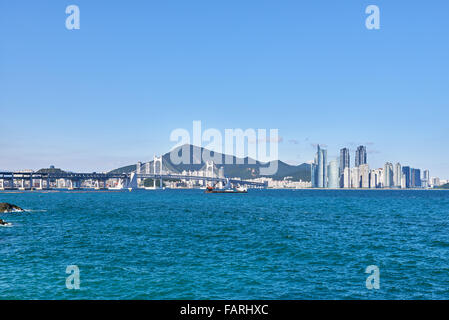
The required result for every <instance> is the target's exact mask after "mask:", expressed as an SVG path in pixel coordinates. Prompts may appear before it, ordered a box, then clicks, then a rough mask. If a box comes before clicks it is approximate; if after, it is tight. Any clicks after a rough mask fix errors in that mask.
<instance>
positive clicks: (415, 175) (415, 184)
mask: <svg viewBox="0 0 449 320" xmlns="http://www.w3.org/2000/svg"><path fill="white" fill-rule="evenodd" d="M410 187H411V188H421V170H420V169H414V168H411V169H410Z"/></svg>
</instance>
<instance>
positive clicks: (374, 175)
mask: <svg viewBox="0 0 449 320" xmlns="http://www.w3.org/2000/svg"><path fill="white" fill-rule="evenodd" d="M382 183H383V169H382V168H380V169H374V170H371V172H370V188H371V189H376V188H382Z"/></svg>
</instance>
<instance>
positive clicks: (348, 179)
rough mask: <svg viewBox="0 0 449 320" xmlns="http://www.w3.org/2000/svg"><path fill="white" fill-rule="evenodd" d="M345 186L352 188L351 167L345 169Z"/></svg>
mask: <svg viewBox="0 0 449 320" xmlns="http://www.w3.org/2000/svg"><path fill="white" fill-rule="evenodd" d="M343 188H346V189H348V188H351V168H349V167H346V168H345V170H344V171H343Z"/></svg>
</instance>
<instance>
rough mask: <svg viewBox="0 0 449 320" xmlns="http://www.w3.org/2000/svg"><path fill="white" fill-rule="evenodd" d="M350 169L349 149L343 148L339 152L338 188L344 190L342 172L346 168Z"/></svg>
mask: <svg viewBox="0 0 449 320" xmlns="http://www.w3.org/2000/svg"><path fill="white" fill-rule="evenodd" d="M350 167H351V158H350V155H349V149H348V148H343V149H341V150H340V168H339V171H340V172H339V175H340V187H341V188H344V184H345V183H344V172H345V169H346V168H350Z"/></svg>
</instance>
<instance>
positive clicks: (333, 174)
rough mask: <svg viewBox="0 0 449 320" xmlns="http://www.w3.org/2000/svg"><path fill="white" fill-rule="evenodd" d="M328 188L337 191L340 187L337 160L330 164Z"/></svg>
mask: <svg viewBox="0 0 449 320" xmlns="http://www.w3.org/2000/svg"><path fill="white" fill-rule="evenodd" d="M327 168H328V169H327V187H328V188H330V189H337V188H339V186H340V179H339V171H340V170H339V164H338V161H337V160H333V161H331V162H329V165H328V167H327Z"/></svg>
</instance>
